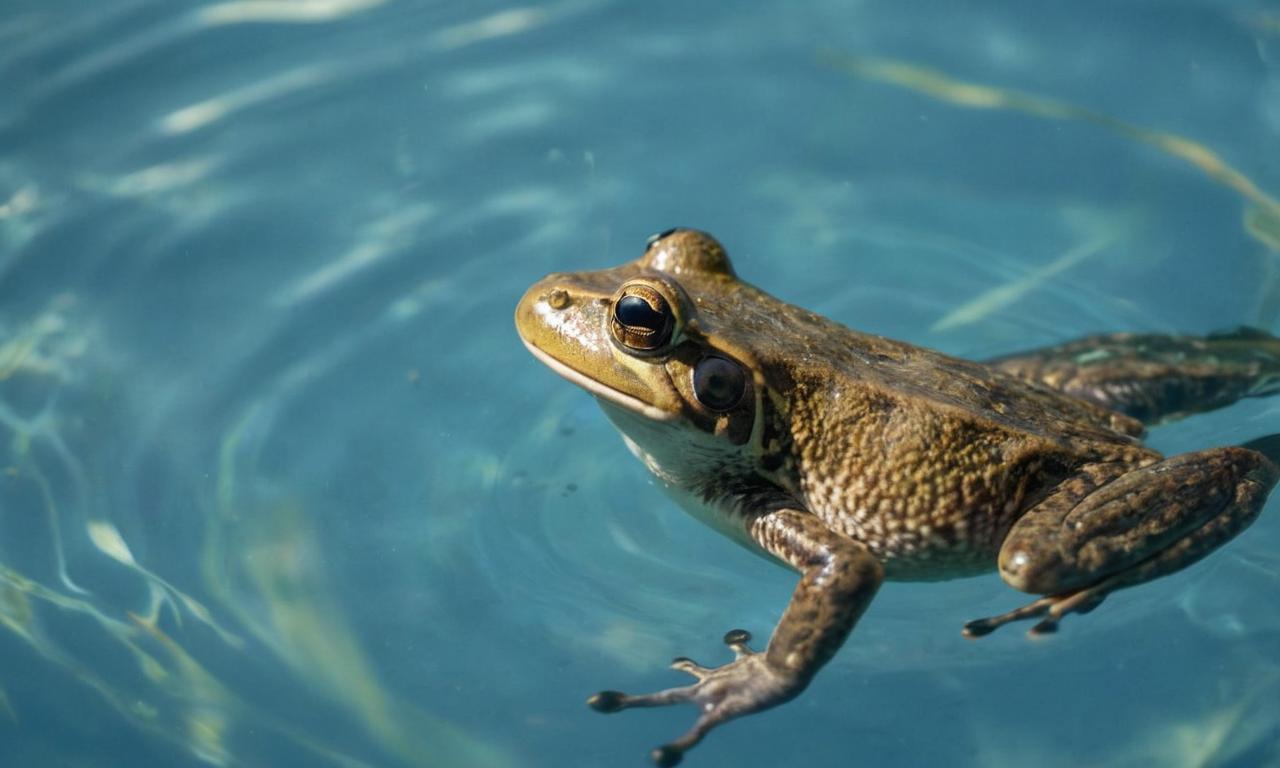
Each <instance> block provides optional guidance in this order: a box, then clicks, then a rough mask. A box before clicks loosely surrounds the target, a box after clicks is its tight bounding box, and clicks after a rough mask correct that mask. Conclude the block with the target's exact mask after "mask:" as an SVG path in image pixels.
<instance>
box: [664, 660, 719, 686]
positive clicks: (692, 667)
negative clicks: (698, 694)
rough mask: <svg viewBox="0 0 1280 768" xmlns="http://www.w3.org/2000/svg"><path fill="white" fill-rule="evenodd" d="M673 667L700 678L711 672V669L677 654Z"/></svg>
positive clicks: (672, 662) (672, 661)
mask: <svg viewBox="0 0 1280 768" xmlns="http://www.w3.org/2000/svg"><path fill="white" fill-rule="evenodd" d="M671 668H672V669H674V670H678V671H680V672H687V673H689V674H691V675H693V676H694V677H696V678H698V679H699V680H701V679H703V678H705V677H706V676H707V675H709V674H711V670H710V669H708V668H707V667H704V666H702V665H701V664H699V663H698V662H696V661H694V660H693V659H690V658H687V657H685V656H677V657H675V658H674V659H672V660H671Z"/></svg>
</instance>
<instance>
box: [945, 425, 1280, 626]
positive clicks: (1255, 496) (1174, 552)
mask: <svg viewBox="0 0 1280 768" xmlns="http://www.w3.org/2000/svg"><path fill="white" fill-rule="evenodd" d="M1257 442H1258V444H1259V445H1262V444H1263V443H1264V442H1265V441H1257ZM1266 445H1267V446H1271V443H1266ZM1118 472H1119V474H1118V476H1116V475H1117V473H1118ZM1278 477H1280V468H1278V467H1277V466H1276V464H1275V463H1274V462H1273V461H1272V460H1271V459H1270V458H1268V456H1265V455H1263V454H1262V453H1259V452H1258V451H1255V450H1251V449H1249V448H1243V447H1228V448H1214V449H1211V450H1207V451H1198V452H1196V453H1185V454H1181V455H1178V456H1173V457H1171V458H1167V459H1164V460H1163V461H1159V462H1156V463H1155V464H1151V465H1149V466H1146V467H1143V468H1141V469H1136V470H1132V471H1123V470H1118V469H1117V468H1116V467H1114V466H1112V465H1093V466H1090V467H1086V468H1085V469H1084V471H1082V472H1081V474H1079V475H1077V476H1076V477H1073V478H1071V479H1069V480H1067V481H1066V482H1064V483H1063V484H1062V485H1061V486H1060V487H1059V488H1058V489H1057V491H1055V492H1054V493H1053V494H1052V495H1050V496H1049V497H1048V498H1047V499H1045V500H1044V501H1042V502H1041V503H1040V504H1038V505H1037V506H1035V507H1033V508H1032V509H1031V510H1030V511H1029V512H1027V513H1026V515H1024V516H1023V517H1022V518H1021V519H1019V520H1018V522H1017V523H1015V524H1014V525H1013V528H1012V529H1010V531H1009V534H1008V536H1006V538H1005V540H1004V544H1003V545H1002V547H1001V549H1000V561H999V562H1000V575H1001V577H1002V578H1004V580H1005V581H1006V582H1008V583H1009V584H1010V585H1011V586H1013V587H1016V588H1018V589H1021V590H1023V591H1024V592H1032V593H1036V594H1041V595H1045V597H1043V598H1041V599H1039V600H1036V601H1035V602H1033V603H1031V604H1030V605H1027V606H1024V607H1022V608H1019V609H1017V610H1014V611H1010V612H1009V613H1006V614H1004V615H1002V616H996V617H992V618H987V619H979V620H977V621H971V622H969V623H968V624H966V625H965V628H964V632H965V634H966V635H968V636H970V637H976V636H979V635H985V634H987V633H988V632H991V631H992V630H994V629H996V628H997V627H999V626H1001V625H1003V624H1007V623H1009V622H1011V621H1017V620H1020V619H1031V618H1040V619H1041V621H1040V622H1039V623H1038V624H1036V625H1035V626H1034V627H1033V628H1032V630H1031V632H1032V634H1039V633H1044V632H1052V631H1054V630H1055V629H1056V628H1057V624H1058V621H1059V620H1060V619H1061V618H1062V617H1063V616H1065V615H1066V614H1068V613H1085V612H1087V611H1090V610H1092V609H1093V608H1095V607H1097V606H1098V604H1099V603H1101V602H1102V600H1103V599H1104V598H1105V597H1106V596H1107V595H1108V594H1109V593H1111V592H1114V591H1115V590H1117V589H1121V588H1123V587H1128V586H1132V585H1134V584H1140V583H1142V582H1144V581H1150V580H1151V579H1154V578H1157V577H1159V576H1163V575H1165V574H1167V573H1172V572H1173V571H1176V570H1179V569H1180V568H1183V567H1185V566H1187V565H1190V564H1191V563H1194V562H1195V561H1197V560H1199V559H1200V558H1202V557H1204V556H1205V555H1207V554H1209V553H1210V552H1212V551H1213V550H1215V549H1217V548H1218V547H1219V546H1221V545H1222V544H1224V543H1226V542H1227V541H1228V540H1230V539H1231V538H1232V537H1234V536H1235V535H1236V534H1238V533H1240V532H1241V531H1243V530H1244V529H1245V528H1246V527H1248V525H1249V524H1250V523H1252V522H1253V520H1254V518H1256V517H1257V516H1258V513H1259V512H1260V511H1261V510H1262V507H1263V505H1264V504H1265V503H1266V500H1267V494H1268V493H1270V491H1271V488H1272V487H1273V486H1274V485H1275V484H1276V480H1277V478H1278Z"/></svg>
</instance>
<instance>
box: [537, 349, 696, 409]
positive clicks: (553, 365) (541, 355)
mask: <svg viewBox="0 0 1280 768" xmlns="http://www.w3.org/2000/svg"><path fill="white" fill-rule="evenodd" d="M520 340H521V341H523V342H524V345H525V347H526V348H527V349H528V350H529V351H530V352H531V353H532V354H533V356H534V357H536V358H538V359H539V360H540V361H542V363H543V364H544V365H546V366H547V367H548V368H550V369H551V370H553V371H555V372H556V373H558V374H560V375H561V376H563V377H565V378H566V379H568V380H569V381H572V382H573V383H574V384H577V385H578V386H580V387H582V388H583V389H585V390H587V391H588V392H590V393H591V394H593V395H595V396H596V397H598V398H601V399H602V400H607V401H609V402H610V403H613V404H614V405H617V406H619V407H622V408H626V409H627V410H628V411H631V412H633V413H638V414H640V415H641V416H644V417H645V418H646V419H653V420H654V421H671V420H672V419H674V418H675V414H672V413H668V412H666V411H664V410H662V409H660V408H657V407H654V406H652V405H649V404H648V403H646V402H644V401H643V400H640V399H639V398H635V397H632V396H631V395H626V394H623V393H621V392H619V391H618V390H616V389H612V388H610V387H606V386H605V385H603V384H601V383H600V382H598V381H596V380H595V379H592V378H591V377H589V376H587V375H586V374H583V373H581V372H579V371H576V370H574V369H573V368H570V367H569V366H567V365H565V364H564V363H562V362H560V361H559V360H557V359H555V358H554V357H552V356H551V355H548V354H547V353H546V352H543V351H542V350H540V349H538V348H537V347H535V346H533V345H532V344H530V343H529V342H528V341H527V340H525V339H524V338H521V339H520Z"/></svg>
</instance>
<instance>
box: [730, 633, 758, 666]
mask: <svg viewBox="0 0 1280 768" xmlns="http://www.w3.org/2000/svg"><path fill="white" fill-rule="evenodd" d="M749 642H751V633H750V632H748V631H747V630H745V629H731V630H729V631H728V632H726V633H725V634H724V644H725V645H727V646H729V647H730V648H732V649H733V656H734V658H735V659H741V658H742V657H743V656H750V655H751V654H753V653H755V651H753V650H751V646H749V645H747V643H749Z"/></svg>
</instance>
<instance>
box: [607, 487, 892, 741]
mask: <svg viewBox="0 0 1280 768" xmlns="http://www.w3.org/2000/svg"><path fill="white" fill-rule="evenodd" d="M747 522H748V525H749V527H748V533H749V534H750V536H751V538H752V539H753V540H754V541H755V542H756V543H757V544H759V545H760V548H761V549H763V550H764V551H765V552H768V553H769V554H771V555H773V556H774V557H777V558H778V559H780V560H782V561H783V562H786V563H788V564H790V565H791V566H792V567H794V568H795V569H796V570H798V571H800V573H801V574H802V575H801V577H800V583H799V584H797V585H796V588H795V591H794V592H793V593H792V595H791V602H790V603H788V604H787V609H786V610H785V611H783V613H782V619H781V620H780V621H779V622H778V626H777V627H775V628H774V630H773V636H772V637H770V638H769V645H768V648H766V649H765V650H764V651H762V652H760V653H755V652H753V651H752V650H751V648H750V647H748V645H747V643H748V642H749V641H750V640H751V635H749V634H747V633H746V631H744V630H741V629H735V630H733V631H732V632H730V633H728V634H727V635H725V636H724V641H725V644H727V645H728V646H729V647H730V648H732V649H733V652H734V655H735V656H736V657H737V658H735V659H734V660H733V661H731V662H729V663H728V664H725V665H724V666H722V667H715V668H708V667H704V666H702V665H700V664H697V663H695V662H693V661H691V660H689V659H686V658H678V659H676V660H675V661H674V662H672V664H671V666H672V667H673V668H675V669H678V670H680V671H682V672H687V673H688V674H690V675H693V676H694V677H695V678H696V682H694V683H693V684H692V685H687V686H685V687H683V688H669V689H667V690H665V691H658V692H657V693H649V694H644V695H641V696H628V695H627V694H625V693H621V692H619V691H602V692H600V693H597V694H596V695H595V696H592V697H591V698H590V699H589V700H588V701H587V703H588V704H589V705H591V707H592V708H594V709H595V710H597V711H599V712H617V711H619V710H622V709H630V708H633V707H661V706H666V705H667V704H677V703H680V702H690V703H693V704H697V705H698V710H699V713H700V714H699V715H698V719H697V720H696V721H695V722H694V724H693V727H692V728H690V729H689V730H688V732H687V733H685V734H684V735H683V736H681V737H680V738H678V739H676V740H675V741H672V742H671V743H669V744H664V745H663V746H661V747H658V748H657V749H655V750H654V751H653V761H654V762H655V763H657V764H658V765H660V766H670V765H676V764H677V763H679V762H680V760H681V758H683V757H684V753H685V752H687V751H688V750H690V749H692V748H693V746H694V745H695V744H697V743H698V742H699V741H701V740H702V738H703V737H704V736H706V735H707V733H708V732H709V731H710V730H711V729H712V728H715V727H716V726H717V725H720V724H721V723H724V722H728V721H729V720H732V719H734V718H735V717H741V716H743V715H747V714H750V713H752V712H759V711H760V710H762V709H768V708H770V707H775V706H777V705H779V704H782V703H784V702H787V701H790V700H791V699H794V698H795V697H796V696H798V695H799V694H800V692H801V691H803V690H804V689H805V686H807V685H808V684H809V681H810V680H812V679H813V676H814V675H815V674H817V672H818V669H819V668H821V667H822V665H823V664H825V663H827V661H828V660H829V659H830V658H831V657H832V656H833V655H834V654H835V652H836V650H837V649H839V647H840V644H841V643H843V642H844V639H845V638H846V637H847V636H848V635H849V632H850V631H851V630H852V629H853V625H854V624H855V623H856V622H857V620H858V617H859V616H861V615H862V612H863V611H864V610H866V608H867V606H868V605H870V603H871V598H872V597H873V596H874V595H875V593H876V590H877V589H878V588H879V587H880V582H881V580H882V579H883V578H884V568H883V566H881V565H880V561H878V560H876V558H875V557H874V556H873V555H872V554H871V552H870V551H869V550H868V549H867V548H866V547H865V546H863V545H862V544H860V543H858V542H856V541H854V540H852V539H849V538H847V537H845V536H843V535H842V534H839V533H836V532H835V531H832V530H831V529H829V528H827V527H826V525H825V524H824V523H823V522H822V521H821V520H820V519H818V518H817V517H816V516H815V515H812V514H809V513H808V512H804V511H802V510H798V509H789V508H783V509H775V510H772V511H768V512H763V513H761V514H759V515H756V516H754V517H751V518H750V519H749V520H748V521H747Z"/></svg>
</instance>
